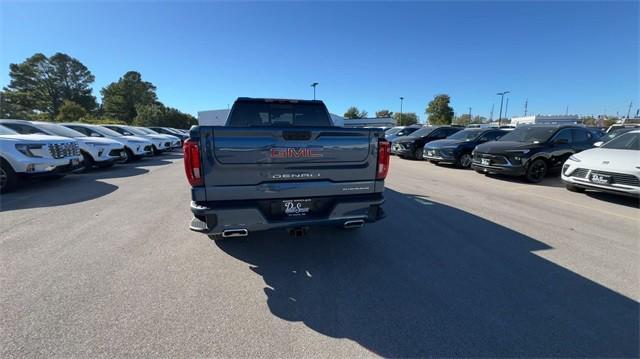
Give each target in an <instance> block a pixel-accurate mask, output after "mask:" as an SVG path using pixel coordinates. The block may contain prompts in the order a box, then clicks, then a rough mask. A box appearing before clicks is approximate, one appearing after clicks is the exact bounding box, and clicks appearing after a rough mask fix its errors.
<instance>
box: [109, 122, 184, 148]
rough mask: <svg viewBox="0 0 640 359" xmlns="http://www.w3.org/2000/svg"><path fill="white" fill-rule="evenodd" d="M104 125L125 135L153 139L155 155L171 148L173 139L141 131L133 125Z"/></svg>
mask: <svg viewBox="0 0 640 359" xmlns="http://www.w3.org/2000/svg"><path fill="white" fill-rule="evenodd" d="M104 127H106V128H108V129H110V130H113V131H115V132H118V133H119V134H121V135H123V136H125V137H130V136H136V137H142V138H146V139H147V140H149V141H151V143H152V144H153V154H154V155H159V154H160V153H162V152H164V151H169V150H171V140H170V139H168V138H166V137H164V136H162V135H150V134H147V133H145V132H144V131H140V130H139V129H137V128H135V127H133V126H127V125H104Z"/></svg>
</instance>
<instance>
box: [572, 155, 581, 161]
mask: <svg viewBox="0 0 640 359" xmlns="http://www.w3.org/2000/svg"><path fill="white" fill-rule="evenodd" d="M569 161H573V162H582V160H580V159H579V158H578V157H576V156H571V157H569Z"/></svg>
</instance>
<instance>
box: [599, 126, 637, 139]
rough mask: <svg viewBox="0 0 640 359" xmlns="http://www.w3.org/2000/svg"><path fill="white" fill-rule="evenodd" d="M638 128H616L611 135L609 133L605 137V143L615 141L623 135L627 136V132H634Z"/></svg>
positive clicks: (610, 132)
mask: <svg viewBox="0 0 640 359" xmlns="http://www.w3.org/2000/svg"><path fill="white" fill-rule="evenodd" d="M637 129H638V128H636V127H622V128H616V129H614V130H611V131H609V133H607V135H606V136H605V138H604V140H605V141H609V140H611V139H614V138H616V137H618V136H620V135H622V134H625V133H627V132H630V131H633V130H637Z"/></svg>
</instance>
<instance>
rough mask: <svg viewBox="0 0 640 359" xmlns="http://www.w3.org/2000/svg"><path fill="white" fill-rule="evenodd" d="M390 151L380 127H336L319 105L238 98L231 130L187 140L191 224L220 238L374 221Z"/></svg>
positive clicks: (208, 129) (203, 129)
mask: <svg viewBox="0 0 640 359" xmlns="http://www.w3.org/2000/svg"><path fill="white" fill-rule="evenodd" d="M389 147H390V146H389V142H387V141H386V140H385V139H384V132H383V131H382V130H380V129H374V128H342V127H334V126H333V122H332V120H331V117H330V115H329V112H328V111H327V108H326V107H325V105H324V103H323V102H322V101H315V100H314V101H309V100H272V99H257V98H238V99H237V100H236V101H235V103H234V105H233V107H232V109H231V112H230V113H229V116H228V118H227V122H226V125H225V126H193V127H192V128H191V130H190V133H189V139H188V140H186V141H185V143H184V166H185V172H186V175H187V179H188V181H189V183H190V184H191V198H192V202H191V212H192V213H193V216H194V217H193V219H192V221H191V224H190V228H191V229H192V230H194V231H198V232H202V233H206V234H208V235H209V236H210V237H211V238H213V239H220V238H227V237H244V236H247V235H248V234H249V233H250V232H253V231H262V230H267V229H276V228H282V229H288V230H289V231H290V233H293V234H296V235H300V234H302V233H304V232H305V231H306V230H307V228H308V227H309V226H316V225H330V226H336V227H340V228H346V229H351V228H359V227H362V226H363V225H364V223H366V222H375V221H376V220H379V219H381V218H383V217H384V211H383V210H382V208H381V205H382V203H383V202H384V198H383V191H384V179H385V177H386V176H387V172H388V171H389V155H390V148H389Z"/></svg>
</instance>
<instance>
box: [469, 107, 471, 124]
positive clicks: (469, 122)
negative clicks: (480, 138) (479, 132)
mask: <svg viewBox="0 0 640 359" xmlns="http://www.w3.org/2000/svg"><path fill="white" fill-rule="evenodd" d="M469 123H471V107H469Z"/></svg>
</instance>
